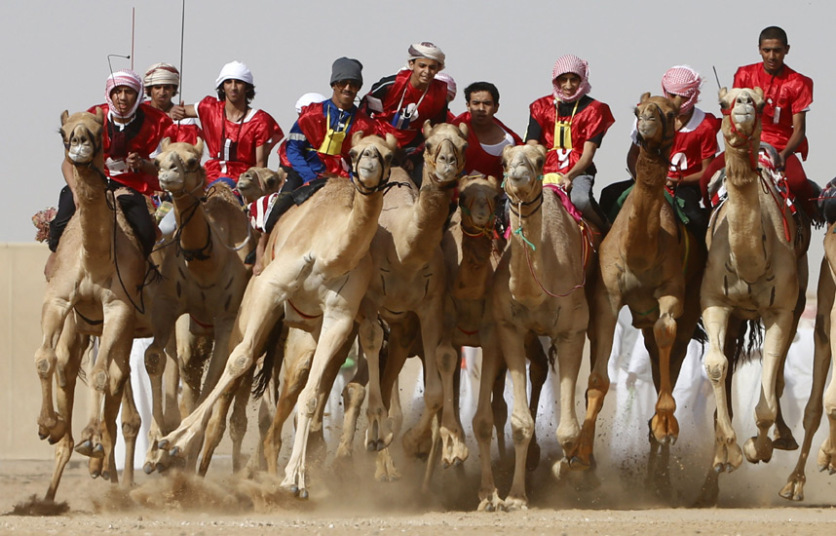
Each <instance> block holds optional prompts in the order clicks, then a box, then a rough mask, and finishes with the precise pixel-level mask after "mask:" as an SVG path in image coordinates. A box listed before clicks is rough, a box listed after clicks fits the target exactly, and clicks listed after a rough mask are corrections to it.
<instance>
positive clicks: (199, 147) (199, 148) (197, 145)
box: [194, 136, 203, 155]
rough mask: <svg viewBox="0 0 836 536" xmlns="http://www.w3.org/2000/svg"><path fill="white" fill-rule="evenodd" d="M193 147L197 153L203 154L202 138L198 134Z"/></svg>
mask: <svg viewBox="0 0 836 536" xmlns="http://www.w3.org/2000/svg"><path fill="white" fill-rule="evenodd" d="M194 148H195V149H196V150H197V153H198V154H200V155H202V154H203V138H201V137H199V136H198V138H197V143H195V145H194Z"/></svg>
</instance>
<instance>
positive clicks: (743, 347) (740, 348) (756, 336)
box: [732, 320, 763, 366]
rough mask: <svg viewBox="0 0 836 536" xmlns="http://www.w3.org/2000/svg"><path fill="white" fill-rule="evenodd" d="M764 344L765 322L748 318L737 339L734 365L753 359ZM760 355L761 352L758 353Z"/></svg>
mask: <svg viewBox="0 0 836 536" xmlns="http://www.w3.org/2000/svg"><path fill="white" fill-rule="evenodd" d="M761 346H763V324H762V323H761V321H760V320H747V321H746V322H744V323H743V329H741V330H740V334H739V335H738V336H737V340H736V341H735V349H734V352H733V353H732V355H733V356H734V359H733V361H734V365H735V366H736V365H737V364H738V363H741V362H742V363H745V362H748V361H751V360H752V359H753V358H754V357H755V355H756V351H757V350H759V349H760V348H761ZM757 355H758V356H760V353H757Z"/></svg>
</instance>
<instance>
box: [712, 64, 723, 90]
mask: <svg viewBox="0 0 836 536" xmlns="http://www.w3.org/2000/svg"><path fill="white" fill-rule="evenodd" d="M711 68H712V69H714V79H715V80H717V89H723V87H722V86H721V85H720V77H719V76H717V67H715V66H713V65H712V66H711Z"/></svg>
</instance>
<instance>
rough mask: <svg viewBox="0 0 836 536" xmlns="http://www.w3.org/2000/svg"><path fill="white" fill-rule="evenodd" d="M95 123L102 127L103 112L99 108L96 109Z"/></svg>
mask: <svg viewBox="0 0 836 536" xmlns="http://www.w3.org/2000/svg"><path fill="white" fill-rule="evenodd" d="M96 121H98V123H99V124H100V125H104V110H102V108H101V107H100V106H98V107H96Z"/></svg>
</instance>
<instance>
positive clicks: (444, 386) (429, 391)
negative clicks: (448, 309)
mask: <svg viewBox="0 0 836 536" xmlns="http://www.w3.org/2000/svg"><path fill="white" fill-rule="evenodd" d="M427 310H428V311H433V310H440V307H438V308H435V307H432V306H429V307H428V308H427ZM420 318H421V338H422V341H423V347H424V354H425V359H424V366H425V374H424V379H425V388H424V405H425V410H424V414H423V415H422V416H421V420H420V421H419V422H418V424H417V425H416V426H415V428H413V429H412V430H410V432H408V433H407V434H406V435H405V436H404V444H405V445H406V444H407V441H408V437H409V438H414V437H416V434H421V435H423V434H424V433H425V432H426V431H431V426H432V418H433V416H434V415H435V414H436V413H437V412H438V411H441V427H440V429H439V433H440V434H441V442H442V451H441V461H442V463H443V464H444V466H445V467H449V466H451V465H458V464H460V463H462V462H464V461H465V460H466V459H467V456H468V451H467V445H465V442H464V432H463V430H462V427H461V426H460V425H459V419H458V412H457V409H456V394H455V392H456V389H455V385H454V375H455V373H456V369H457V368H458V367H459V359H458V355H457V354H456V351H455V350H454V349H453V346H452V344H451V343H450V340H449V339H448V338H445V339H443V340H442V338H441V335H442V326H441V320H442V317H441V315H433V314H432V313H429V314H422V315H420ZM439 341H440V342H439Z"/></svg>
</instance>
